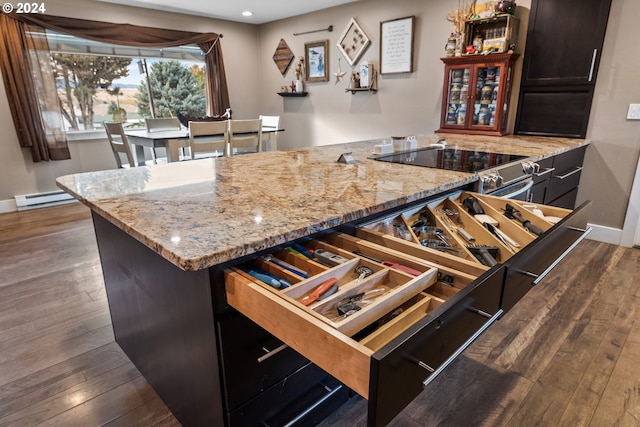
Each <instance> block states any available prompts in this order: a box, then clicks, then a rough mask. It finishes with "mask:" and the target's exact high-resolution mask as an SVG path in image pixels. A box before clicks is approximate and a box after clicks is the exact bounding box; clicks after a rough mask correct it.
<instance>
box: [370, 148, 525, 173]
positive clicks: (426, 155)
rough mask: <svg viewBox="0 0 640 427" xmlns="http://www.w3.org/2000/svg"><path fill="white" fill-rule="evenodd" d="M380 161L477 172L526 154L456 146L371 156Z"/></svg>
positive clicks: (518, 158)
mask: <svg viewBox="0 0 640 427" xmlns="http://www.w3.org/2000/svg"><path fill="white" fill-rule="evenodd" d="M371 158H372V159H374V160H379V161H381V162H391V163H401V164H404V165H414V166H422V167H429V168H436V169H448V170H453V171H459V172H477V171H481V170H485V169H490V168H493V167H496V166H500V165H504V164H507V163H511V162H515V161H517V160H522V159H525V158H526V156H521V155H517V154H506V153H493V152H486V151H471V150H459V149H457V148H435V147H433V148H418V149H416V150H411V151H403V152H400V153H393V154H384V155H376V156H373V157H371Z"/></svg>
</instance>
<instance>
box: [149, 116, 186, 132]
mask: <svg viewBox="0 0 640 427" xmlns="http://www.w3.org/2000/svg"><path fill="white" fill-rule="evenodd" d="M144 122H145V124H146V125H147V132H158V131H163V130H180V129H181V125H180V120H178V118H177V117H168V118H161V119H144Z"/></svg>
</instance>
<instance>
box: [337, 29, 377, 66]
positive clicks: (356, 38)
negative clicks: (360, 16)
mask: <svg viewBox="0 0 640 427" xmlns="http://www.w3.org/2000/svg"><path fill="white" fill-rule="evenodd" d="M369 43H371V40H369V37H367V35H366V34H365V33H364V31H362V28H360V26H359V25H358V23H357V22H356V20H355V19H353V18H351V19H350V20H349V23H348V24H347V26H346V27H345V29H344V31H343V32H342V35H341V36H340V38H338V49H340V52H342V54H343V55H344V57H345V58H346V60H347V62H348V63H349V65H351V66H353V64H355V63H356V61H358V59H359V58H360V56H361V55H362V54H363V53H364V51H365V50H366V49H367V46H369Z"/></svg>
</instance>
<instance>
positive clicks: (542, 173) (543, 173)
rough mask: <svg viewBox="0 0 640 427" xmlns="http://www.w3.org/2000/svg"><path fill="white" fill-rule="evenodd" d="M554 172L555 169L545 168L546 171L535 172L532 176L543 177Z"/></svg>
mask: <svg viewBox="0 0 640 427" xmlns="http://www.w3.org/2000/svg"><path fill="white" fill-rule="evenodd" d="M555 170H556V168H547V169H545V170H543V171H542V172H536V173H534V174H533V175H535V176H544V175H546V174H548V173H551V172H553V171H555Z"/></svg>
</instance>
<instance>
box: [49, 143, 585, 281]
mask: <svg viewBox="0 0 640 427" xmlns="http://www.w3.org/2000/svg"><path fill="white" fill-rule="evenodd" d="M440 137H444V138H445V139H446V140H447V142H448V143H449V148H453V147H454V146H458V147H459V148H460V149H470V150H478V151H498V152H504V153H509V154H519V155H525V156H528V157H531V158H532V160H540V159H542V158H545V157H550V156H553V155H557V154H560V153H562V152H564V151H568V150H571V149H574V148H577V147H580V146H583V145H586V144H588V143H589V142H588V141H587V140H583V139H566V138H548V137H519V136H518V137H484V136H475V135H453V134H441V135H440ZM417 139H418V147H426V146H429V145H430V144H431V143H435V142H437V141H438V139H439V136H438V135H436V134H432V135H428V136H418V137H417ZM380 143H381V140H371V141H360V142H352V143H348V144H336V145H325V146H317V147H310V148H304V149H298V150H292V151H273V152H264V153H257V154H246V155H242V156H235V157H231V158H218V159H203V160H196V161H185V162H177V163H169V164H163V165H157V166H149V167H136V168H131V169H119V170H118V169H116V170H106V171H99V172H87V173H80V174H74V175H67V176H63V177H60V178H58V179H57V180H56V183H57V185H58V186H59V187H60V188H62V189H63V190H65V191H67V192H69V193H70V194H72V195H73V196H74V197H76V198H78V199H79V200H80V201H82V202H83V203H84V204H86V205H87V206H89V207H90V208H91V209H92V210H93V211H95V212H96V213H97V214H99V215H101V216H102V217H104V218H105V219H107V220H108V221H110V222H111V223H113V224H115V225H116V226H117V227H119V228H121V229H122V230H124V231H125V232H126V233H128V234H129V235H131V236H132V237H134V238H135V239H137V240H139V241H140V242H142V243H143V244H145V245H146V246H148V247H149V248H151V249H152V250H154V251H155V252H157V253H158V254H160V255H161V256H162V257H164V258H166V259H167V260H168V261H170V262H171V263H173V264H175V265H176V266H178V267H179V268H181V269H183V270H187V271H195V270H201V269H204V268H207V267H210V266H213V265H216V264H219V263H221V262H225V261H229V260H233V259H235V258H239V257H241V256H243V255H247V254H251V253H254V252H257V251H260V250H262V249H267V248H269V247H272V246H275V245H278V244H282V243H285V242H287V241H290V240H293V239H296V238H300V237H303V236H307V235H310V234H313V233H315V232H318V231H321V230H325V229H328V228H332V227H335V226H338V225H340V224H344V223H346V222H349V221H353V220H356V219H360V218H363V217H366V216H368V215H371V214H373V213H377V212H382V211H384V210H387V209H390V208H394V207H397V206H401V205H404V204H406V203H409V202H412V201H415V200H420V199H422V198H425V197H428V196H432V195H435V194H438V193H442V192H445V191H448V190H452V189H455V188H458V187H461V186H464V185H466V184H469V183H471V182H474V181H476V179H477V176H476V175H475V174H473V173H465V172H454V171H447V170H439V169H432V168H422V167H415V166H406V165H399V164H392V163H387V162H379V161H375V160H371V159H368V157H369V156H370V155H371V153H372V150H373V146H374V145H375V144H380ZM345 152H351V153H352V154H353V157H354V158H355V159H356V163H355V164H341V163H337V162H336V160H337V159H338V157H339V156H340V155H341V154H342V153H345Z"/></svg>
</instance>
